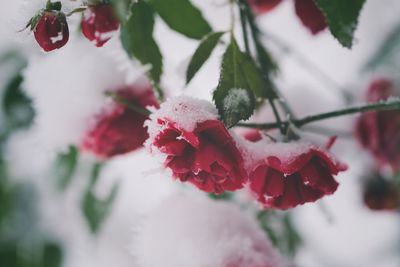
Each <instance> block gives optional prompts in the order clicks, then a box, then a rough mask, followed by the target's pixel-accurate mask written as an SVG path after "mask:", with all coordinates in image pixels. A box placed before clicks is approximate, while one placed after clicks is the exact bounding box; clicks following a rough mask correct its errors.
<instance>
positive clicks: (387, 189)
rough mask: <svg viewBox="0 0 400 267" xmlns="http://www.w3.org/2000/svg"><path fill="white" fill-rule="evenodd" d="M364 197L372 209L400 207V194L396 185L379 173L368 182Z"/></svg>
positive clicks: (366, 203) (394, 208)
mask: <svg viewBox="0 0 400 267" xmlns="http://www.w3.org/2000/svg"><path fill="white" fill-rule="evenodd" d="M363 198H364V203H365V205H366V206H367V207H368V208H370V209H371V210H377V211H378V210H396V209H398V208H399V207H400V194H399V192H398V190H396V185H395V184H394V183H391V182H389V181H388V180H386V179H384V178H382V177H380V176H379V174H377V177H373V178H370V179H369V181H368V182H367V183H366V185H365V188H364V193H363Z"/></svg>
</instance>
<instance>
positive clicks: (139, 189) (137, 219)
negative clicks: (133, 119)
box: [0, 0, 400, 267]
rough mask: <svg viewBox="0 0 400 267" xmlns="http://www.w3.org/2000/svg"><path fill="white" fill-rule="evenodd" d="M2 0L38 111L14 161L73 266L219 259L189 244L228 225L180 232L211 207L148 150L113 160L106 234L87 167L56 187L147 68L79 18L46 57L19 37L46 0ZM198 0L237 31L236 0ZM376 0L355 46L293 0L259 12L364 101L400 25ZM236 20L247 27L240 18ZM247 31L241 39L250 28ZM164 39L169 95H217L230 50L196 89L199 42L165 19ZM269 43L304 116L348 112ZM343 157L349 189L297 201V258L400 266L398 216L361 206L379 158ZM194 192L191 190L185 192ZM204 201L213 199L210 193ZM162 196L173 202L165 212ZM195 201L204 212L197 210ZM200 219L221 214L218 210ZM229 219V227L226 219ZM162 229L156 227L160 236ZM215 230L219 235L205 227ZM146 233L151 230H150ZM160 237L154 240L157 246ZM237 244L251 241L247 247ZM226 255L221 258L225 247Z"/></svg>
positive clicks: (102, 187)
mask: <svg viewBox="0 0 400 267" xmlns="http://www.w3.org/2000/svg"><path fill="white" fill-rule="evenodd" d="M2 2H3V3H2V5H1V6H2V8H1V9H0V36H2V37H1V38H0V52H1V51H6V50H7V49H10V48H14V49H19V50H20V51H22V52H23V53H24V54H25V55H26V56H27V57H28V58H29V64H28V67H27V69H26V70H25V82H24V89H25V90H26V92H27V94H28V95H29V96H30V97H32V98H33V100H34V107H35V109H36V111H37V116H36V119H35V122H34V125H33V126H32V128H30V129H29V130H27V131H23V132H20V133H18V134H17V135H16V136H14V137H13V139H12V140H10V142H9V144H8V147H7V157H8V160H9V162H10V163H11V167H12V169H11V170H12V171H13V174H14V176H15V177H18V178H19V179H29V180H30V181H32V182H34V183H35V184H36V185H37V186H38V188H39V190H40V193H41V194H40V195H41V199H40V204H41V210H40V211H41V215H42V221H41V223H42V224H43V225H44V227H45V229H47V230H48V231H49V232H50V233H52V234H53V235H54V236H56V237H58V238H59V239H60V240H62V241H63V243H64V244H65V247H66V253H67V254H66V262H65V266H66V267H91V266H98V267H101V266H110V265H113V266H118V267H125V266H130V267H132V266H138V267H140V266H141V265H139V264H140V260H141V261H142V262H145V263H146V262H147V261H148V260H151V259H155V262H153V263H152V264H153V265H150V263H146V264H147V265H145V266H143V267H150V266H161V265H157V262H159V261H156V260H157V259H160V258H161V257H164V258H163V259H164V264H165V265H163V266H174V262H185V259H184V258H182V260H181V261H179V257H186V256H187V253H189V252H187V253H179V252H180V251H181V250H180V248H179V247H178V244H184V245H185V246H187V250H188V251H195V250H196V249H198V250H199V251H204V252H205V253H204V255H199V254H195V255H198V256H196V257H193V258H192V260H193V262H192V263H193V265H190V266H193V267H204V266H208V265H205V264H207V263H204V259H203V258H202V257H212V255H210V253H208V250H207V249H206V248H205V247H203V248H191V247H190V242H189V241H190V238H191V237H193V239H196V238H198V236H199V234H200V233H202V234H204V235H207V234H208V235H210V236H209V237H208V238H206V239H205V240H207V241H209V244H208V243H205V242H203V243H202V244H203V245H204V246H213V245H214V242H216V240H218V238H223V237H221V236H219V235H218V229H220V228H219V227H220V226H217V224H218V222H216V221H218V220H216V221H213V220H211V221H210V223H215V224H216V225H209V226H208V225H198V224H196V221H192V220H188V221H187V222H188V223H190V224H193V227H190V228H188V229H184V231H180V228H177V226H176V224H177V223H181V222H180V220H177V219H176V218H171V214H170V213H169V212H168V211H169V210H170V211H171V212H174V213H173V214H175V213H176V214H177V216H178V215H179V216H182V218H183V219H185V218H191V216H193V215H196V216H200V215H199V214H197V210H196V207H198V206H196V205H200V204H193V203H192V202H193V200H190V199H191V198H194V197H195V198H196V199H197V198H200V199H201V198H202V197H203V196H202V194H201V193H199V192H197V190H194V189H192V188H191V187H187V186H184V185H181V184H180V183H178V182H173V181H172V179H171V178H170V174H169V172H168V171H165V170H163V169H162V168H161V167H160V164H159V161H158V160H157V159H155V158H153V157H152V156H151V155H149V153H148V152H147V151H145V150H140V151H136V152H133V153H131V154H128V155H124V156H119V157H116V158H115V159H113V160H111V162H110V163H109V164H107V166H106V169H105V170H104V172H103V173H102V175H101V178H100V183H99V185H98V187H97V188H96V190H97V194H98V195H100V196H101V195H106V194H107V193H108V192H109V190H110V188H111V187H112V186H113V185H114V183H115V182H118V183H119V184H120V190H119V194H118V197H117V199H116V201H115V204H114V208H113V210H112V213H111V214H110V216H109V218H108V220H107V221H106V223H105V224H104V227H103V228H102V231H101V232H100V233H99V235H98V236H96V237H93V236H92V235H91V234H90V232H89V231H88V229H87V226H86V224H85V221H84V219H83V217H82V215H81V212H80V210H79V206H80V196H81V195H82V191H83V190H84V187H85V186H86V183H87V176H88V175H87V173H88V170H80V173H81V175H78V176H77V177H75V178H74V180H73V184H72V185H71V186H70V187H69V188H68V190H67V192H66V193H65V194H62V195H60V194H59V193H57V192H56V190H55V189H54V184H53V182H52V180H51V175H50V173H51V172H50V169H51V163H52V159H53V158H54V156H55V155H56V153H58V152H60V151H62V150H63V149H66V148H67V146H68V145H69V144H71V143H78V142H79V140H81V138H82V136H83V134H84V133H85V130H87V127H89V126H88V125H90V119H91V118H92V116H93V115H94V114H95V113H96V112H98V111H99V110H100V109H101V108H102V107H103V106H104V105H107V103H108V101H110V100H108V99H106V98H105V97H104V96H103V94H102V92H103V91H104V90H112V89H114V88H117V87H119V85H121V84H124V83H129V82H131V81H134V80H135V79H136V78H137V77H139V76H140V74H141V73H143V72H144V68H143V67H140V66H139V65H138V64H137V63H131V62H129V61H128V59H127V57H126V56H125V54H124V52H123V51H122V49H121V47H120V44H119V42H118V40H117V38H114V39H113V40H111V41H110V42H109V43H108V44H106V45H105V46H104V47H103V48H100V49H98V48H95V46H94V45H92V44H90V43H88V42H87V40H85V39H83V38H82V37H81V36H80V35H79V33H78V32H77V30H76V27H75V26H76V25H75V26H73V25H71V27H70V30H71V38H70V41H69V43H68V44H67V45H66V46H65V47H64V48H63V49H60V50H58V51H54V52H52V53H48V54H44V53H43V52H41V51H40V49H39V47H38V46H37V45H36V44H35V42H34V40H33V36H32V34H28V33H27V32H23V33H17V31H18V30H20V29H21V28H23V27H24V24H25V23H26V21H27V20H29V18H30V16H32V15H33V14H34V12H35V10H37V9H38V7H40V4H41V3H42V2H44V1H40V0H29V1H22V0H8V1H2ZM63 2H65V4H66V5H68V6H67V7H68V8H72V7H73V6H74V5H75V4H76V3H75V2H73V1H63ZM193 2H194V3H195V4H196V5H197V6H198V7H199V8H201V9H202V11H203V12H204V15H205V17H206V18H207V19H208V20H209V21H210V22H211V24H212V25H213V27H214V29H215V30H226V29H228V27H229V23H230V22H229V18H230V15H229V8H228V6H227V5H226V3H225V2H226V1H223V0H194V1H193ZM366 2H367V3H366V5H365V7H364V9H363V11H362V14H361V17H360V23H359V27H358V30H357V32H356V37H357V40H356V44H355V45H354V48H353V49H352V50H348V49H345V48H342V47H341V46H340V45H339V44H338V42H337V41H336V40H335V39H333V37H332V36H331V35H330V34H329V32H328V31H325V32H323V33H321V34H319V35H318V36H315V37H314V36H311V35H310V34H309V33H308V31H307V30H306V29H305V28H304V27H303V26H302V25H301V23H300V21H299V20H298V18H297V17H296V16H295V14H294V7H293V3H292V1H290V0H286V1H284V3H283V4H281V5H280V6H279V7H278V8H276V9H275V10H274V11H273V12H270V13H269V14H267V15H264V16H262V17H260V18H259V23H260V25H261V28H262V29H263V30H265V31H267V32H269V33H272V34H274V35H276V36H278V37H279V38H280V39H282V40H284V41H285V42H287V43H288V44H289V45H290V46H291V47H293V49H295V50H296V51H298V52H297V53H300V54H302V55H303V56H304V57H306V58H307V59H308V60H309V61H311V62H312V63H313V64H315V65H316V66H317V67H318V68H319V69H320V70H321V71H323V72H324V73H326V74H327V75H328V76H329V77H330V79H331V80H333V81H334V83H336V84H337V85H338V87H340V88H344V90H348V91H349V92H351V93H352V94H354V95H355V96H356V97H357V99H358V101H359V102H362V100H363V99H362V93H363V91H365V87H366V84H367V83H368V81H369V80H370V79H371V74H361V72H360V69H361V68H362V66H363V64H364V63H365V62H366V60H368V58H369V56H370V55H371V53H373V52H374V51H375V49H376V48H377V47H378V46H379V44H380V43H381V42H382V40H383V39H384V37H385V36H386V35H387V34H388V32H389V31H390V30H391V29H392V28H393V27H394V26H395V25H397V23H400V17H399V16H398V12H399V11H400V2H399V1H398V0H385V1H382V0H367V1H366ZM77 17H78V16H77ZM72 24H73V23H72ZM237 25H238V26H239V22H237ZM237 34H238V36H240V32H238V33H237ZM156 39H157V40H158V41H159V42H158V43H159V44H160V46H161V50H162V53H163V55H164V76H163V80H162V84H163V87H164V88H166V89H167V90H168V92H169V94H170V95H179V94H182V92H184V93H185V94H188V95H191V96H195V97H199V98H202V99H208V100H210V99H211V92H212V91H213V89H214V88H215V86H216V84H217V81H218V76H219V75H218V73H219V70H218V66H219V62H220V59H221V56H222V53H223V49H222V48H219V49H217V50H216V51H215V52H214V53H213V55H212V58H211V60H210V61H209V62H207V64H206V65H205V66H204V67H203V69H202V70H201V71H200V72H199V74H198V75H197V76H196V77H195V78H194V80H193V81H192V82H191V83H190V84H189V85H188V86H187V88H185V85H184V69H185V66H186V64H187V63H188V60H189V58H190V56H191V55H192V53H193V51H194V49H195V48H196V45H197V42H196V41H192V40H188V39H186V38H185V37H182V36H181V35H178V34H176V33H174V32H172V31H171V30H169V29H168V27H167V26H166V25H165V24H164V23H163V22H162V21H157V23H156ZM265 41H266V42H267V44H270V46H271V47H272V48H273V50H274V52H275V56H276V58H277V60H278V61H279V65H280V68H281V72H280V75H279V77H278V84H279V86H280V88H281V89H282V90H283V93H284V95H285V96H286V97H287V99H288V102H289V104H290V105H291V106H293V107H294V109H295V112H296V114H299V115H302V116H303V115H307V114H312V113H317V112H322V111H329V110H332V109H336V108H340V107H343V105H344V101H343V99H342V98H341V96H340V94H339V93H338V91H337V89H336V88H335V86H332V83H328V82H326V81H324V80H323V79H321V75H320V74H318V73H316V72H315V71H311V70H310V69H309V68H308V67H307V66H305V65H304V64H303V63H301V62H299V61H297V60H296V59H295V58H294V57H293V56H291V55H290V54H287V53H282V52H281V51H280V50H279V48H278V47H277V46H276V45H274V42H273V41H271V40H267V39H266V40H265ZM10 75H12V70H11V69H9V70H7V69H4V68H2V69H1V71H0V85H3V84H4V83H5V82H6V81H7V80H8V79H9V78H10ZM256 117H257V119H262V120H267V119H268V118H271V117H269V115H268V114H258V115H257V116H256ZM352 122H353V117H346V118H341V119H335V120H330V121H325V122H323V123H321V125H324V126H327V127H329V128H337V129H345V130H346V129H347V130H349V129H351V125H352ZM0 123H1V121H0ZM0 127H1V126H0ZM334 152H335V153H336V154H337V155H338V157H339V158H341V159H342V161H344V162H347V163H348V164H349V165H350V170H349V171H347V172H345V173H343V174H341V175H340V176H338V178H337V179H338V181H339V182H340V186H339V189H338V191H337V192H336V193H335V194H334V195H333V196H329V197H326V198H324V199H323V200H322V204H323V208H322V206H321V204H318V203H316V204H307V205H305V206H302V207H300V208H296V211H295V222H296V226H297V228H298V230H299V232H300V233H301V235H302V237H303V239H304V243H305V244H304V247H303V248H302V249H301V250H300V252H299V254H298V255H297V257H296V258H295V261H296V263H297V265H298V266H300V267H302V266H304V267H355V266H364V267H376V266H379V267H398V266H400V253H399V251H400V227H399V226H400V220H399V217H398V215H395V214H393V213H389V212H371V211H369V210H367V209H366V208H365V207H364V206H363V204H362V199H361V191H360V188H361V187H360V176H362V175H363V174H364V173H365V172H368V166H369V165H371V164H370V159H369V158H368V156H366V155H363V154H362V152H361V151H360V149H359V147H358V146H357V145H356V144H354V143H353V142H349V141H346V140H339V142H338V143H337V144H336V145H335V147H334ZM84 157H87V158H89V156H84ZM183 193H184V197H183V196H181V197H176V196H175V195H177V194H178V195H180V194H183ZM171 197H172V199H173V200H175V201H176V202H179V203H177V205H178V209H179V211H176V206H175V202H174V201H171ZM185 198H187V200H185ZM203 201H205V203H206V202H207V203H208V200H203ZM182 202H184V203H186V204H183V203H182ZM161 203H162V208H160V207H158V208H157V206H158V205H160V204H161ZM191 203H192V204H193V207H194V208H193V209H191V208H190V205H191ZM185 205H186V207H185ZM203 205H210V204H209V203H208V204H203ZM154 208H155V210H154ZM210 210H211V208H210ZM160 211H161V212H160ZM236 212H237V211H235V214H236ZM221 213H222V212H221ZM227 214H229V212H228V213H227ZM201 215H203V216H217V215H215V212H210V214H206V213H201ZM328 215H329V216H328ZM235 216H236V215H235ZM243 216H246V215H245V214H244V215H243ZM328 217H331V219H328ZM185 220H186V219H185ZM199 220H205V219H204V218H203V219H199ZM249 220H250V219H249ZM146 221H147V222H148V223H146ZM205 221H207V220H205ZM219 223H227V224H229V222H226V221H223V222H219ZM251 223H254V222H250V224H251ZM151 227H154V229H156V230H154V231H153V230H152V229H151ZM208 227H209V231H205V229H207V228H208ZM199 228H203V229H199ZM200 230H201V232H199V231H200ZM169 231H171V232H170V235H171V233H172V234H173V236H174V238H173V239H172V240H171V244H170V246H171V247H173V248H174V247H175V248H176V250H174V249H171V250H170V252H171V254H170V255H169V257H165V255H161V254H162V253H163V252H164V250H163V249H162V247H157V246H165V247H166V248H168V244H166V243H165V242H166V240H162V239H163V238H166V237H165V236H163V235H161V234H157V233H164V232H169ZM256 232H257V231H256ZM141 234H142V235H141ZM145 234H146V235H147V236H144V235H145ZM213 238H214V239H213ZM151 240H153V242H154V247H153V246H152V245H149V244H150V243H149V242H151ZM203 241H204V240H203ZM140 242H142V243H140ZM236 245H238V247H240V246H239V244H236ZM138 246H139V248H138ZM222 250H223V249H221V255H222V254H223V253H224V251H222ZM158 253H161V254H158ZM196 262H197V263H198V265H196V264H195V263H196ZM206 262H207V261H206ZM209 262H212V261H209ZM209 262H208V264H209ZM182 266H185V267H188V266H189V265H182ZM174 267H179V266H176V265H175V266H174Z"/></svg>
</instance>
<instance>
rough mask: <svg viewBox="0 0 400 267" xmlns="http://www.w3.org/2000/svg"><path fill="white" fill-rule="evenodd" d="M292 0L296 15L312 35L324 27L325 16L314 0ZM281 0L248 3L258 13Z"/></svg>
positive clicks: (263, 11) (253, 0)
mask: <svg viewBox="0 0 400 267" xmlns="http://www.w3.org/2000/svg"><path fill="white" fill-rule="evenodd" d="M293 1H294V9H295V12H296V15H297V17H298V18H299V19H300V21H301V22H302V24H303V25H304V26H305V27H306V28H307V29H308V30H309V31H310V32H311V33H312V34H313V35H315V34H317V33H319V32H321V31H323V30H324V29H325V28H326V26H327V25H326V20H325V17H324V15H323V14H322V12H321V10H319V8H318V7H317V6H316V4H315V3H314V0H293ZM281 2H282V1H281V0H248V3H249V5H250V6H251V8H252V9H253V11H254V12H255V13H256V14H258V15H260V14H263V13H266V12H268V11H270V10H272V9H273V8H275V7H276V6H277V5H278V4H280V3H281Z"/></svg>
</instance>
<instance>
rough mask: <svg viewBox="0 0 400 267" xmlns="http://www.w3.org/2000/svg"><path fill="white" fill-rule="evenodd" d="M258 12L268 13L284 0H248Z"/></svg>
mask: <svg viewBox="0 0 400 267" xmlns="http://www.w3.org/2000/svg"><path fill="white" fill-rule="evenodd" d="M248 2H249V5H250V6H251V8H252V9H253V10H254V12H255V13H256V14H262V13H266V12H268V11H270V10H272V9H274V8H275V7H276V6H277V5H279V4H280V3H281V2H282V0H248Z"/></svg>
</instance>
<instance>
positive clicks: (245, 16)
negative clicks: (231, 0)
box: [238, 0, 286, 134]
mask: <svg viewBox="0 0 400 267" xmlns="http://www.w3.org/2000/svg"><path fill="white" fill-rule="evenodd" d="M238 4H239V9H240V14H241V20H242V21H244V22H242V28H243V34H244V35H245V36H247V28H246V26H247V25H246V23H245V21H246V20H247V22H248V24H249V27H250V33H251V36H252V38H253V41H254V46H255V49H256V52H257V57H258V58H259V61H260V67H261V70H262V72H263V73H264V75H267V73H269V69H268V68H267V65H266V64H265V63H264V62H263V59H261V57H260V55H262V54H264V47H263V45H262V43H261V41H260V38H259V34H260V31H259V29H258V27H257V24H256V22H255V18H254V15H253V13H252V11H251V10H250V7H249V5H248V3H247V0H238ZM243 24H244V25H243ZM245 44H246V37H245ZM247 45H248V44H247ZM246 50H247V49H246ZM272 90H274V93H275V95H277V96H278V95H279V94H278V93H277V92H276V90H275V89H272ZM268 101H269V103H270V105H271V108H272V111H273V113H274V116H275V119H276V123H277V124H278V125H280V130H281V132H282V134H285V133H286V126H285V125H284V124H283V123H282V119H281V117H280V115H279V111H278V108H277V107H276V105H275V102H274V99H273V98H268Z"/></svg>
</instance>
